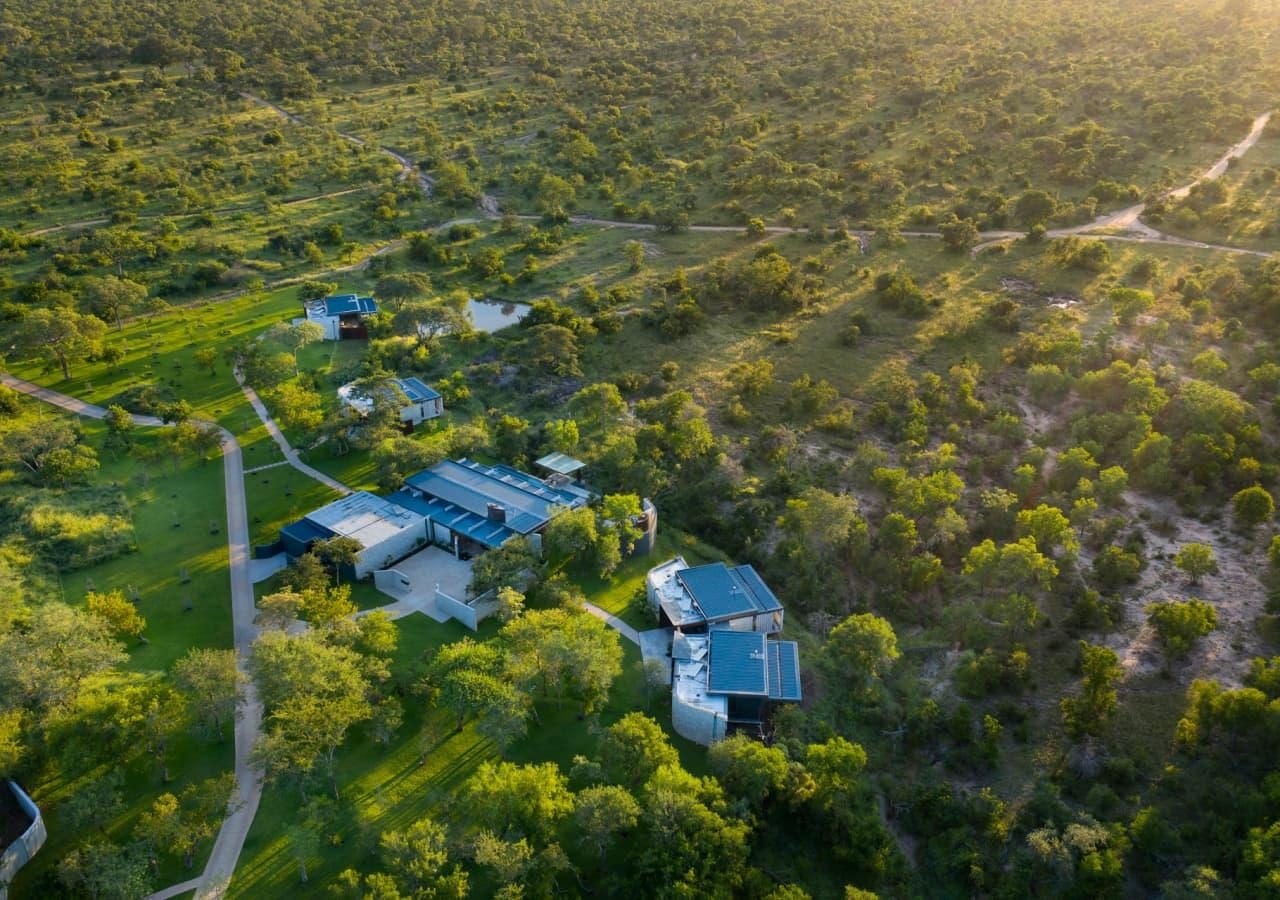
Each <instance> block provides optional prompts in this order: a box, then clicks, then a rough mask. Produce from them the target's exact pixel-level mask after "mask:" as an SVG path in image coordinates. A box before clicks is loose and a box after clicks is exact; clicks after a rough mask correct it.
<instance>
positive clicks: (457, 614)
mask: <svg viewBox="0 0 1280 900" xmlns="http://www.w3.org/2000/svg"><path fill="white" fill-rule="evenodd" d="M436 606H437V607H438V608H439V610H440V612H442V613H444V614H445V615H447V616H451V617H452V618H454V619H457V620H458V621H459V622H461V623H462V624H463V625H466V626H467V627H468V628H470V629H471V630H472V631H475V630H476V627H477V626H478V625H479V624H480V617H479V616H478V615H477V613H476V610H475V609H474V608H473V607H470V606H468V605H467V604H465V603H463V602H462V601H461V600H458V599H456V598H454V597H450V596H449V595H448V594H446V593H445V592H444V591H439V590H438V591H436Z"/></svg>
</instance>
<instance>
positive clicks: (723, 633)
mask: <svg viewBox="0 0 1280 900" xmlns="http://www.w3.org/2000/svg"><path fill="white" fill-rule="evenodd" d="M710 641H711V652H710V653H709V654H708V658H707V691H708V692H709V693H713V694H750V695H756V696H761V697H765V696H768V695H769V676H768V667H767V666H766V665H765V663H766V660H767V658H768V650H767V648H766V644H767V643H768V641H767V640H766V638H765V636H764V635H763V634H759V633H757V632H754V631H729V630H728V629H712V631H711V632H710Z"/></svg>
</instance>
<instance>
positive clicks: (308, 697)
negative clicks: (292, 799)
mask: <svg viewBox="0 0 1280 900" xmlns="http://www.w3.org/2000/svg"><path fill="white" fill-rule="evenodd" d="M249 673H250V675H251V676H252V678H253V680H254V683H255V684H256V685H257V688H258V696H259V697H260V698H261V700H262V705H263V710H264V714H265V718H264V725H265V734H264V735H263V737H262V739H261V740H260V741H259V743H258V745H257V746H256V747H255V748H254V757H255V760H256V762H257V764H258V765H260V766H261V767H262V768H263V769H264V770H265V772H266V773H267V775H268V777H271V778H281V777H289V778H293V779H296V780H297V782H298V785H299V788H300V790H301V791H302V792H303V794H304V796H305V789H306V782H305V779H306V776H308V775H309V774H311V773H312V772H313V770H315V769H316V767H317V766H323V767H324V771H325V773H326V774H327V775H328V776H329V780H330V784H331V786H332V789H333V794H334V799H335V800H336V799H337V798H338V783H337V777H336V771H335V769H334V762H335V757H336V755H337V751H338V748H339V747H341V746H342V744H343V742H344V741H345V739H346V735H347V731H348V730H349V729H350V728H351V726H353V725H355V724H356V723H358V722H362V721H365V720H367V719H368V718H370V716H371V715H372V712H373V711H372V709H371V707H370V705H369V701H368V693H369V683H368V681H367V679H366V677H365V675H364V674H363V667H362V665H361V660H360V657H359V654H357V653H356V652H354V651H353V650H350V649H348V648H346V647H341V646H333V645H330V644H328V643H326V642H325V640H324V638H323V637H322V636H321V635H320V634H318V633H315V632H306V633H303V634H299V635H290V634H287V633H285V632H282V631H267V632H264V633H263V634H262V635H260V636H259V637H258V639H257V640H256V641H254V643H253V651H252V654H251V655H250V657H249Z"/></svg>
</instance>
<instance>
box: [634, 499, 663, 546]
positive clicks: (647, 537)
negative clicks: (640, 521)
mask: <svg viewBox="0 0 1280 900" xmlns="http://www.w3.org/2000/svg"><path fill="white" fill-rule="evenodd" d="M640 509H641V511H642V513H643V515H644V520H645V524H644V527H643V529H642V533H641V535H640V537H639V538H637V539H636V545H635V547H633V548H632V550H631V555H632V556H648V555H649V554H650V553H652V552H653V548H654V547H655V546H656V545H657V543H658V507H656V506H654V505H653V501H652V500H650V499H649V498H648V497H645V498H644V502H643V503H641V505H640Z"/></svg>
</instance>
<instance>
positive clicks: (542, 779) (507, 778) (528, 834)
mask: <svg viewBox="0 0 1280 900" xmlns="http://www.w3.org/2000/svg"><path fill="white" fill-rule="evenodd" d="M459 799H460V801H461V803H462V804H463V805H462V808H463V809H465V810H466V811H467V818H468V819H469V820H470V821H471V823H472V824H473V825H474V826H475V827H477V828H482V829H485V830H488V831H491V832H493V833H494V834H496V835H498V836H499V837H501V838H503V839H504V840H505V839H519V838H527V839H528V840H529V841H530V842H531V843H533V844H535V845H537V844H541V843H545V842H546V841H547V840H548V839H549V838H551V837H552V836H553V835H554V834H555V833H556V831H557V829H558V828H559V826H560V823H561V822H562V821H564V819H565V818H566V817H568V816H569V815H570V814H572V812H573V794H571V793H570V792H569V785H568V781H567V779H565V777H564V775H563V774H561V772H560V768H559V767H558V766H557V765H556V764H555V763H538V764H534V765H515V764H513V763H508V762H500V763H496V764H495V763H491V762H485V763H481V764H480V767H479V768H478V769H476V771H475V773H474V774H473V775H472V776H471V777H470V778H469V779H467V782H466V784H464V785H463V787H462V790H461V792H460V794H459Z"/></svg>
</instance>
